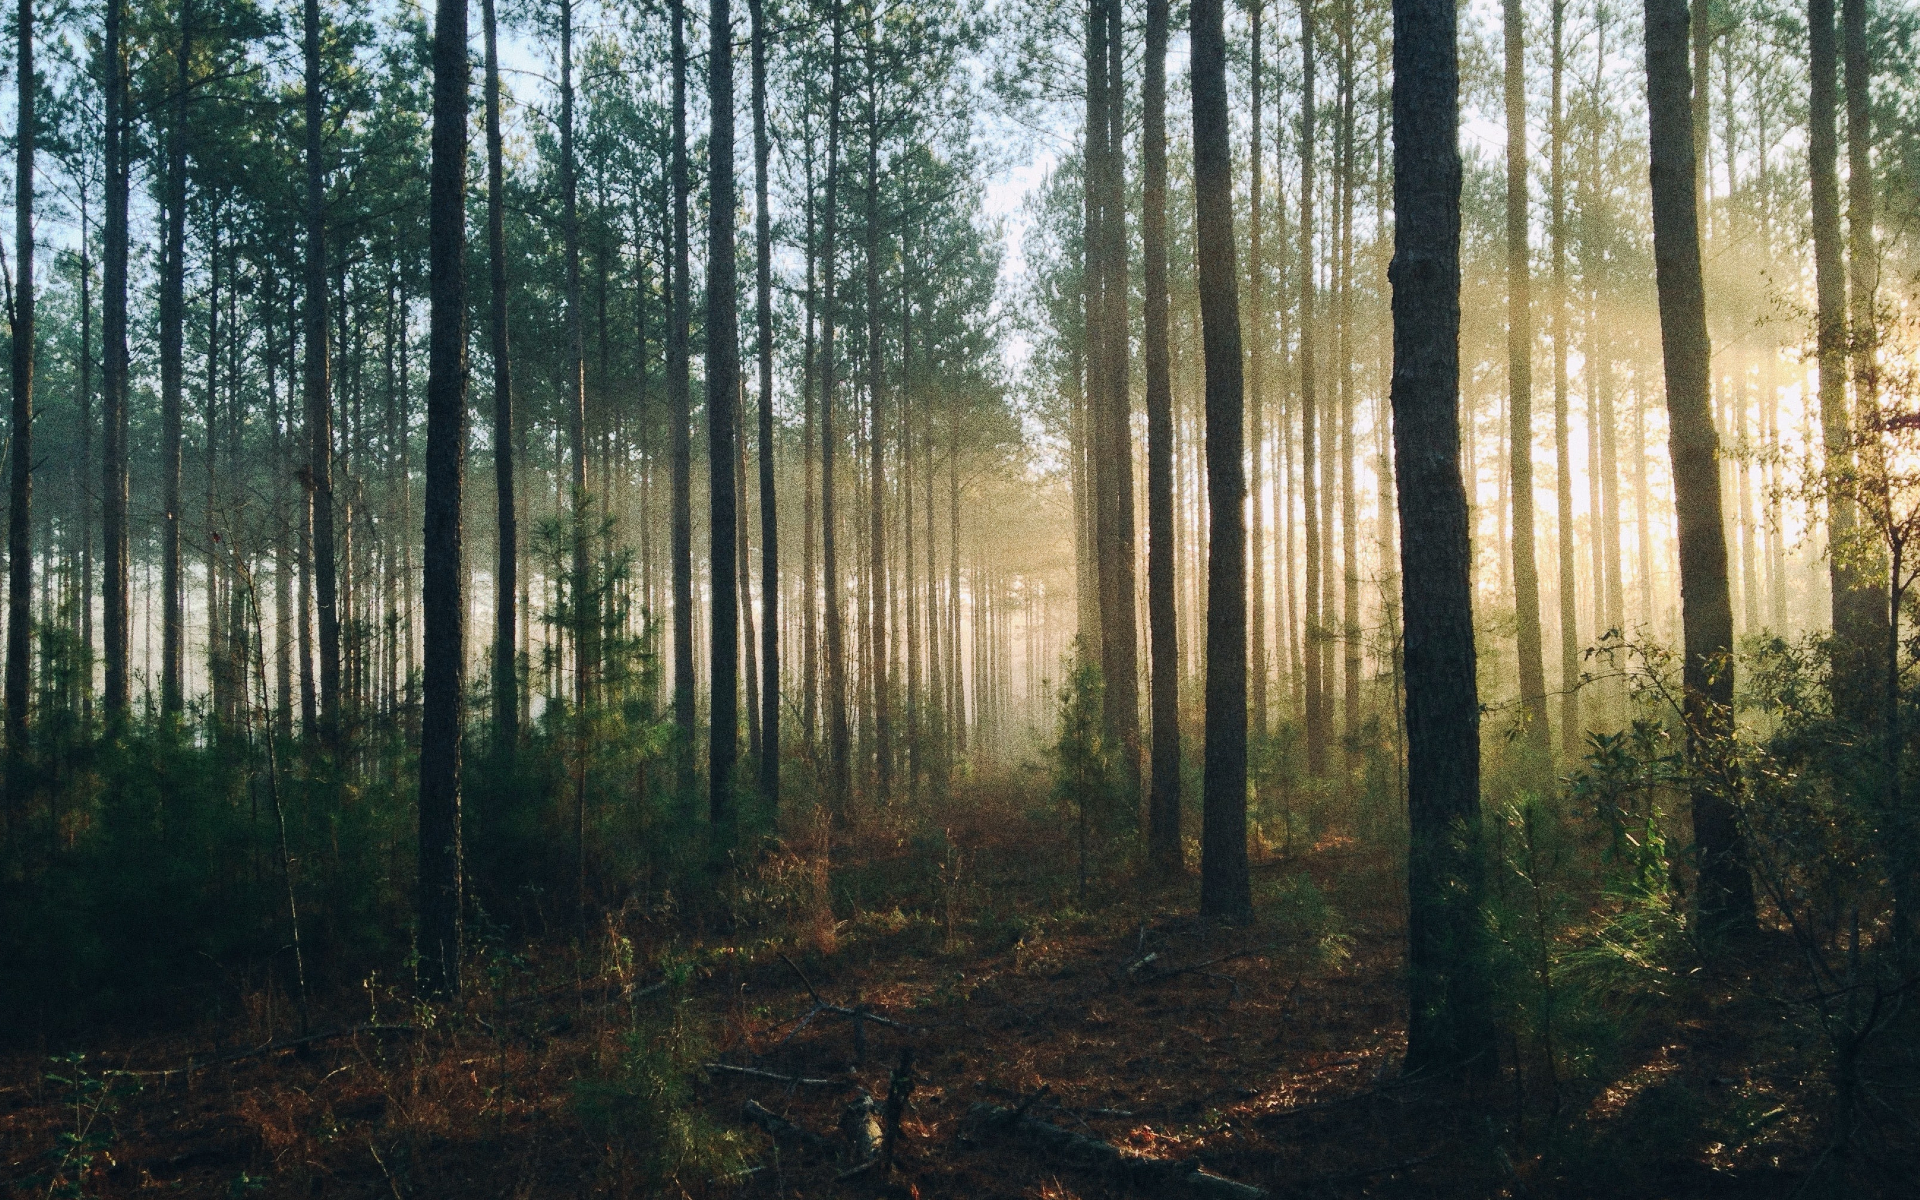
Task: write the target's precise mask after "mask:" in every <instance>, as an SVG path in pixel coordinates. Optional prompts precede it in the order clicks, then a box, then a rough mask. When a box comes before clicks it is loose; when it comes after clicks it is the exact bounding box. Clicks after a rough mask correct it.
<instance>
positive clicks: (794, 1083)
mask: <svg viewBox="0 0 1920 1200" xmlns="http://www.w3.org/2000/svg"><path fill="white" fill-rule="evenodd" d="M700 1068H701V1070H704V1071H719V1072H721V1073H723V1074H727V1075H745V1076H747V1077H748V1078H750V1079H765V1080H767V1081H769V1082H771V1083H784V1084H786V1085H787V1086H788V1087H830V1088H848V1087H852V1086H854V1085H853V1081H852V1080H851V1079H810V1078H808V1077H807V1076H804V1075H799V1074H794V1075H782V1074H780V1073H779V1072H778V1071H763V1070H761V1069H760V1068H758V1067H736V1066H734V1065H732V1064H731V1063H701V1064H700Z"/></svg>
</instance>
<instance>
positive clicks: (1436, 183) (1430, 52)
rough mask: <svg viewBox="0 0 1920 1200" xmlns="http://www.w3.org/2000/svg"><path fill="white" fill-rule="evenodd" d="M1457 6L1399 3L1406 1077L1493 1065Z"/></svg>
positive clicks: (1397, 404)
mask: <svg viewBox="0 0 1920 1200" xmlns="http://www.w3.org/2000/svg"><path fill="white" fill-rule="evenodd" d="M1459 104H1460V75H1459V51H1458V41H1457V26H1456V15H1455V9H1454V4H1453V0H1394V5H1393V167H1394V172H1393V179H1394V183H1393V208H1394V248H1393V263H1392V266H1391V267H1390V276H1391V283H1392V286H1393V379H1392V397H1393V448H1394V463H1395V471H1396V476H1397V482H1398V485H1399V493H1400V503H1399V507H1400V528H1401V536H1400V570H1401V579H1402V585H1401V586H1402V592H1401V595H1402V601H1403V604H1404V608H1405V613H1406V618H1405V619H1406V687H1407V697H1406V705H1407V818H1408V854H1407V898H1408V911H1407V916H1408V920H1407V942H1408V952H1407V959H1408V972H1407V1007H1408V1022H1407V1068H1408V1070H1409V1071H1423V1070H1424V1071H1459V1072H1461V1073H1463V1074H1464V1075H1466V1076H1467V1077H1468V1078H1470V1079H1475V1080H1485V1079H1488V1078H1490V1077H1491V1076H1492V1075H1493V1073H1494V1071H1495V1070H1496V1069H1497V1066H1498V1064H1497V1063H1496V1061H1495V1046H1496V1042H1495V1037H1496V1035H1495V1029H1494V1022H1493V1019H1492V1013H1491V1011H1490V1008H1489V998H1488V993H1487V984H1486V980H1485V978H1484V975H1483V969H1484V968H1483V963H1484V956H1483V955H1482V953H1481V944H1480V943H1481V940H1482V937H1483V934H1482V932H1481V931H1482V915H1481V912H1480V905H1481V898H1482V896H1483V894H1484V890H1485V882H1484V871H1483V868H1482V864H1481V860H1480V849H1479V845H1478V840H1479V839H1478V830H1479V823H1480V716H1479V714H1480V701H1479V693H1478V688H1477V686H1476V684H1475V676H1474V670H1475V668H1474V644H1473V582H1472V564H1473V559H1472V552H1471V548H1470V546H1469V542H1468V530H1467V498H1466V490H1465V487H1464V486H1463V484H1462V482H1461V478H1460V424H1459V402H1460V359H1459V335H1460V173H1461V168H1460V151H1459V144H1458V138H1459V130H1460V115H1459V114H1460V108H1459Z"/></svg>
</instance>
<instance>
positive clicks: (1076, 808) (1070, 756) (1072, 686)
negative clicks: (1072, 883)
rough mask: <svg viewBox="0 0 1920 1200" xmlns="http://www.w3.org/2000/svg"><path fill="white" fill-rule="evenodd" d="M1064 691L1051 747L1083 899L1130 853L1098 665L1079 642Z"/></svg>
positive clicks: (1055, 794) (1126, 817)
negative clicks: (1096, 881)
mask: <svg viewBox="0 0 1920 1200" xmlns="http://www.w3.org/2000/svg"><path fill="white" fill-rule="evenodd" d="M1063 667H1064V675H1065V679H1066V681H1065V683H1064V684H1062V686H1061V688H1060V718H1059V720H1060V723H1059V733H1058V735H1057V736H1056V738H1055V740H1054V743H1053V800H1054V803H1055V804H1056V805H1058V806H1059V809H1060V811H1061V813H1062V814H1063V815H1064V816H1065V817H1066V818H1067V820H1068V822H1069V823H1070V824H1071V826H1072V828H1073V838H1074V848H1075V853H1076V855H1077V858H1078V863H1079V895H1080V897H1081V898H1082V899H1085V897H1086V894H1087V884H1088V882H1089V881H1090V880H1091V879H1092V878H1095V877H1098V876H1102V875H1104V874H1105V868H1106V867H1107V866H1108V865H1109V864H1110V863H1111V862H1113V861H1114V860H1116V859H1118V858H1121V857H1122V856H1123V855H1124V854H1125V851H1126V849H1127V842H1126V841H1125V834H1124V832H1123V828H1124V826H1125V825H1126V824H1128V823H1129V819H1130V818H1131V816H1132V814H1131V813H1125V812H1123V811H1122V809H1123V807H1124V805H1123V803H1122V800H1123V796H1124V791H1123V789H1122V787H1121V785H1120V780H1119V778H1118V774H1117V772H1116V771H1115V770H1114V766H1113V760H1112V752H1111V749H1110V748H1109V746H1108V739H1107V726H1106V717H1105V715H1104V709H1103V707H1102V701H1103V699H1104V696H1105V691H1106V687H1105V683H1104V681H1103V680H1102V679H1101V678H1100V667H1099V665H1098V664H1097V663H1095V662H1094V661H1093V658H1092V656H1091V655H1089V654H1087V652H1086V646H1085V644H1084V643H1079V642H1076V644H1075V650H1074V655H1073V657H1072V658H1071V659H1069V660H1068V661H1067V662H1066V663H1065V664H1063Z"/></svg>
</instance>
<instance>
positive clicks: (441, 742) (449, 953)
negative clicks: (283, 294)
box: [419, 0, 511, 995]
mask: <svg viewBox="0 0 1920 1200" xmlns="http://www.w3.org/2000/svg"><path fill="white" fill-rule="evenodd" d="M486 6H487V7H486V13H487V48H488V51H489V54H488V66H489V71H488V75H489V80H488V84H489V86H488V88H487V91H488V99H489V105H488V115H489V118H490V120H489V122H488V123H489V126H490V128H489V133H490V134H492V133H493V132H494V131H495V130H497V128H498V125H497V120H495V119H493V118H496V116H497V112H498V109H497V105H498V102H499V91H498V88H497V84H496V81H495V79H494V78H493V75H494V72H493V70H492V67H493V62H494V60H493V56H492V53H491V51H492V49H493V21H492V16H493V0H486ZM470 73H471V68H470V67H469V66H468V62H467V0H438V3H437V4H436V5H435V10H434V20H433V162H432V167H431V173H430V175H429V183H428V189H429V193H430V195H429V198H428V204H429V208H428V223H429V230H428V256H429V261H428V287H429V288H430V289H431V294H430V297H429V301H428V302H429V307H430V312H429V317H428V320H429V330H430V333H429V337H430V339H431V340H430V341H429V343H428V349H427V354H428V363H427V464H426V465H427V490H426V499H425V506H424V507H425V517H426V540H425V564H424V565H425V573H424V575H423V576H422V579H421V593H422V594H421V600H422V605H421V607H422V608H423V609H424V610H425V611H424V618H425V621H426V638H425V645H424V655H423V668H424V671H423V678H422V684H423V688H422V692H421V710H420V864H419V871H420V882H419V906H420V971H421V977H422V978H421V982H422V984H423V986H424V987H425V988H426V989H427V991H428V992H429V993H430V994H440V995H458V994H459V992H460V941H461V916H462V907H463V906H462V904H461V878H460V750H461V740H462V733H463V730H464V728H465V722H464V720H463V718H462V711H461V710H462V707H463V705H462V701H463V699H464V695H465V680H464V678H463V677H464V675H465V664H466V612H465V606H464V605H463V603H462V599H463V598H462V596H461V590H462V587H461V585H462V575H463V571H462V559H461V536H460V534H461V531H460V515H461V513H460V499H461V496H460V493H461V486H462V471H463V468H464V466H465V460H466V441H467V438H466V433H467V428H466V426H467V273H466V259H465V250H466V235H467V228H466V227H467V208H466V199H467V83H468V76H469V74H470ZM495 178H496V177H494V176H492V175H491V172H490V173H489V183H490V185H491V184H492V183H493V182H494V180H495ZM494 195H496V196H497V195H498V192H497V190H496V191H495V192H494ZM491 223H492V216H491V214H489V224H491ZM494 261H495V262H496V263H497V262H498V261H499V259H498V257H497V256H496V257H495V260H494ZM496 286H498V285H496ZM496 311H497V310H496ZM503 324H504V322H503V321H502V319H501V318H500V317H496V318H495V330H494V335H495V343H494V344H495V349H496V350H503V349H504V342H505V337H504V332H503V330H502V328H501V326H502V325H503ZM496 386H498V376H496ZM496 399H497V397H496ZM509 488H511V482H510V481H509Z"/></svg>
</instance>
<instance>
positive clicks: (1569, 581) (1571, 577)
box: [1547, 0, 1706, 763]
mask: <svg viewBox="0 0 1920 1200" xmlns="http://www.w3.org/2000/svg"><path fill="white" fill-rule="evenodd" d="M1699 2H1700V3H1702V4H1704V3H1705V2H1706V0H1699ZM1552 7H1553V18H1552V23H1553V32H1552V34H1551V38H1552V49H1551V51H1550V53H1551V55H1552V58H1551V60H1550V69H1551V72H1552V77H1553V84H1552V88H1553V91H1552V99H1551V100H1550V101H1549V106H1550V107H1549V112H1548V114H1547V124H1548V139H1549V141H1550V143H1551V145H1550V147H1549V149H1548V159H1549V163H1550V166H1549V170H1550V172H1551V178H1550V180H1549V182H1548V205H1547V207H1548V215H1547V228H1548V239H1549V241H1550V243H1551V249H1550V251H1549V252H1550V253H1551V255H1552V257H1553V264H1552V270H1553V282H1552V287H1553V454H1554V483H1555V488H1554V491H1555V499H1556V500H1557V502H1558V506H1559V511H1558V513H1557V517H1558V520H1557V521H1556V524H1557V525H1558V526H1559V531H1558V532H1559V543H1560V545H1559V555H1558V557H1559V560H1560V757H1561V759H1562V761H1564V762H1569V763H1572V762H1578V761H1579V759H1580V748H1581V744H1582V737H1583V735H1582V733H1581V730H1580V617H1579V614H1580V607H1579V604H1578V599H1579V598H1578V596H1577V595H1576V592H1575V588H1576V586H1577V585H1576V574H1577V573H1576V571H1575V566H1576V563H1577V560H1576V558H1575V553H1576V552H1575V550H1574V545H1573V453H1572V436H1573V435H1572V431H1571V428H1570V425H1571V421H1570V419H1569V412H1568V403H1567V338H1568V336H1569V334H1568V327H1567V326H1568V322H1567V239H1566V228H1567V186H1566V173H1565V170H1564V168H1565V166H1566V137H1565V132H1566V131H1565V127H1564V126H1565V120H1564V114H1563V106H1562V98H1563V95H1564V86H1565V79H1566V66H1567V64H1566V52H1565V26H1566V7H1567V6H1566V0H1553V5H1552Z"/></svg>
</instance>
